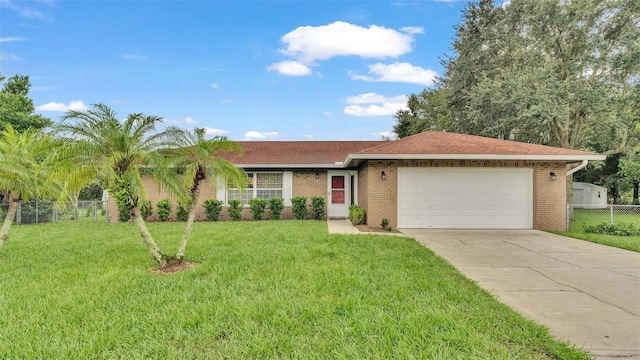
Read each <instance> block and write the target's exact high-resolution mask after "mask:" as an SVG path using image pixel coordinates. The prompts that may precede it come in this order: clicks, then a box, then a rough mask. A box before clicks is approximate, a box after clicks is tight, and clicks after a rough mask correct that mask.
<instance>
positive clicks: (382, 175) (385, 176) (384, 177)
mask: <svg viewBox="0 0 640 360" xmlns="http://www.w3.org/2000/svg"><path fill="white" fill-rule="evenodd" d="M380 178H381V179H382V180H387V173H385V172H384V170H382V172H381V173H380Z"/></svg>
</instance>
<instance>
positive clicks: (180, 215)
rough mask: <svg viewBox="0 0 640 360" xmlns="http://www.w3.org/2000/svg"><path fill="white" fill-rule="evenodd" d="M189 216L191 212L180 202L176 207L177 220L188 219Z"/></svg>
mask: <svg viewBox="0 0 640 360" xmlns="http://www.w3.org/2000/svg"><path fill="white" fill-rule="evenodd" d="M187 218H189V212H188V211H187V209H185V207H184V206H182V205H179V204H178V207H177V208H176V220H178V221H187Z"/></svg>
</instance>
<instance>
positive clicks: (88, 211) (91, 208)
mask: <svg viewBox="0 0 640 360" xmlns="http://www.w3.org/2000/svg"><path fill="white" fill-rule="evenodd" d="M94 211H95V206H93V203H89V205H88V206H87V208H86V209H85V213H84V216H85V217H91V216H93V213H94Z"/></svg>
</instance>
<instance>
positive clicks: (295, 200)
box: [291, 196, 308, 220]
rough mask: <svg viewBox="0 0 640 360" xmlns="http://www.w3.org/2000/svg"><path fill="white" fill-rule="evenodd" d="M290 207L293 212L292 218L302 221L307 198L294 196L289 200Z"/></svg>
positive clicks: (305, 210)
mask: <svg viewBox="0 0 640 360" xmlns="http://www.w3.org/2000/svg"><path fill="white" fill-rule="evenodd" d="M291 206H292V211H293V217H295V218H296V220H302V219H304V218H305V216H307V211H308V210H307V197H306V196H294V197H292V198H291Z"/></svg>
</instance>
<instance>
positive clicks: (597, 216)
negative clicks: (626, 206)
mask: <svg viewBox="0 0 640 360" xmlns="http://www.w3.org/2000/svg"><path fill="white" fill-rule="evenodd" d="M610 220H611V214H610V212H609V210H608V209H574V210H573V220H572V221H571V222H570V223H569V231H566V232H555V233H556V234H559V235H564V236H569V237H572V238H576V239H582V240H587V241H591V242H594V243H598V244H602V245H607V246H613V247H617V248H621V249H626V250H631V251H636V252H640V236H614V235H603V234H588V233H585V232H584V226H586V225H598V224H600V223H603V222H606V223H609V222H610ZM613 220H614V223H628V224H635V225H636V226H640V213H637V212H630V211H619V210H617V211H615V212H614V216H613Z"/></svg>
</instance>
